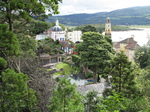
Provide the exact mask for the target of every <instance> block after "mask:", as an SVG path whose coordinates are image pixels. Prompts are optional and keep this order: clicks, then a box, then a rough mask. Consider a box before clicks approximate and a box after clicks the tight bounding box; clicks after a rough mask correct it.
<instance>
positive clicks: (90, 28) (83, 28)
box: [76, 25, 97, 33]
mask: <svg viewBox="0 0 150 112" xmlns="http://www.w3.org/2000/svg"><path fill="white" fill-rule="evenodd" d="M76 30H81V31H82V33H84V32H90V31H91V32H97V30H96V28H95V27H94V26H92V25H85V26H80V27H77V28H76Z"/></svg>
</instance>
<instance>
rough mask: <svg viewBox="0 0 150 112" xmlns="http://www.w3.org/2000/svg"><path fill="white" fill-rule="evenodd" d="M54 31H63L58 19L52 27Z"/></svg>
mask: <svg viewBox="0 0 150 112" xmlns="http://www.w3.org/2000/svg"><path fill="white" fill-rule="evenodd" d="M52 31H63V29H62V28H61V26H59V21H58V20H56V25H55V26H54V27H53V28H52Z"/></svg>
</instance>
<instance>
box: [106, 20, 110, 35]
mask: <svg viewBox="0 0 150 112" xmlns="http://www.w3.org/2000/svg"><path fill="white" fill-rule="evenodd" d="M105 36H111V23H110V18H109V17H107V18H106V24H105Z"/></svg>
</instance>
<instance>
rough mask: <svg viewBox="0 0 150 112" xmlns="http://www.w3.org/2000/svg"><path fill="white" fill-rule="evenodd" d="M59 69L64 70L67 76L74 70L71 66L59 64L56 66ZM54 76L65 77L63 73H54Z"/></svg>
mask: <svg viewBox="0 0 150 112" xmlns="http://www.w3.org/2000/svg"><path fill="white" fill-rule="evenodd" d="M56 68H57V69H61V68H62V69H63V71H64V74H65V75H69V74H70V70H72V68H71V66H70V65H68V64H66V63H58V64H57V65H56ZM54 75H63V73H62V71H60V72H56V73H54Z"/></svg>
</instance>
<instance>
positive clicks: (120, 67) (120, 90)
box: [119, 65, 122, 93]
mask: <svg viewBox="0 0 150 112" xmlns="http://www.w3.org/2000/svg"><path fill="white" fill-rule="evenodd" d="M121 75H122V73H121V65H120V67H119V93H120V92H121V78H122V77H121Z"/></svg>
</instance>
